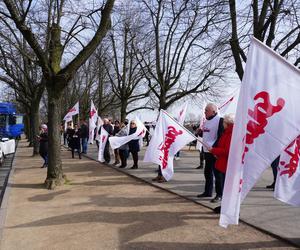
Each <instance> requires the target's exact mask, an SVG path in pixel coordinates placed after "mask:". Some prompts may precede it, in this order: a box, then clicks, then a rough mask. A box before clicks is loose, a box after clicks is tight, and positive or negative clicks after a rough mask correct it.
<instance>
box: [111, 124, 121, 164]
mask: <svg viewBox="0 0 300 250" xmlns="http://www.w3.org/2000/svg"><path fill="white" fill-rule="evenodd" d="M120 130H121V127H120V122H119V121H118V120H116V121H115V126H114V129H113V136H116V135H117V134H118V133H119V131H120ZM114 155H115V162H114V165H118V164H119V163H120V154H119V149H118V148H116V149H114Z"/></svg>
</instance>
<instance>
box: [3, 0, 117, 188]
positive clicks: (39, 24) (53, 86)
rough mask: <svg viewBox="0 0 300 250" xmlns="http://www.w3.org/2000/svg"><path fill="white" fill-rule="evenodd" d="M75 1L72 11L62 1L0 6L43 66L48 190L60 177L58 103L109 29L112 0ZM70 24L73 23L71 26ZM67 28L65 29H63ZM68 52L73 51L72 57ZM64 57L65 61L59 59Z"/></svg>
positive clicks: (59, 180)
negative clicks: (99, 1)
mask: <svg viewBox="0 0 300 250" xmlns="http://www.w3.org/2000/svg"><path fill="white" fill-rule="evenodd" d="M78 2H79V1H76V3H74V4H72V2H68V6H72V8H73V9H71V10H72V12H71V11H69V12H67V10H65V5H66V1H64V0H55V1H54V0H47V1H45V2H44V1H40V2H39V3H40V4H39V3H38V2H36V1H32V0H29V1H10V0H3V3H4V5H3V6H1V7H2V8H1V13H0V14H1V15H2V16H6V18H9V19H10V20H12V21H13V22H14V24H15V27H16V28H17V29H18V30H19V31H20V32H21V34H22V36H23V37H24V38H25V40H26V42H27V43H28V44H29V46H30V47H31V49H32V50H33V52H34V53H35V56H36V57H37V58H38V61H37V63H38V64H39V66H40V67H41V68H42V72H43V78H44V79H45V84H46V89H47V92H48V123H49V152H48V153H49V167H48V171H47V178H46V181H45V183H46V185H47V187H48V188H51V189H52V188H54V187H55V185H58V184H60V183H61V182H62V180H63V171H62V163H61V153H60V119H61V115H60V110H61V106H60V105H61V98H62V94H63V91H64V89H65V88H66V86H67V85H68V83H69V82H70V81H71V79H72V78H73V76H74V74H75V72H76V71H77V70H78V68H79V67H80V66H81V65H82V64H83V63H84V62H85V61H86V60H87V59H88V58H89V57H90V55H91V54H92V53H93V52H94V50H95V49H96V48H97V46H98V45H99V43H100V42H101V41H102V39H103V37H104V36H105V34H106V32H107V30H108V29H109V28H110V14H111V11H112V8H113V5H114V0H107V1H106V3H105V4H103V5H102V6H92V8H91V9H86V8H84V7H82V6H85V5H84V4H83V3H81V5H78ZM33 3H35V4H34V5H33ZM33 6H34V8H39V15H37V14H36V13H35V14H36V15H34V13H33V12H34V8H33ZM44 6H46V8H44ZM89 6H90V5H88V7H89ZM100 14H101V15H100ZM100 16H101V17H100ZM36 19H38V20H36ZM70 23H72V25H71V27H70V26H69V24H70ZM43 24H44V25H43ZM62 26H63V29H62ZM67 28H69V30H68V31H66V30H65V29H67ZM93 28H95V30H96V31H95V32H94V35H93V36H89V37H88V38H86V36H85V37H83V35H84V33H83V31H85V32H87V29H89V31H90V32H92V31H93ZM62 32H63V34H64V35H62ZM86 34H87V33H85V35H86ZM48 36H49V43H47V44H46V46H44V47H43V45H42V44H43V43H42V42H41V40H42V39H45V40H46V41H48V40H47V39H46V38H47V37H48ZM70 44H71V46H72V48H73V50H69V51H68V50H67V49H68V48H69V49H70V48H71V47H68V45H69V46H70ZM68 52H72V53H73V57H72V58H70V54H69V53H68ZM63 58H64V59H65V61H64V62H62V60H63ZM66 61H69V62H68V63H67V62H66ZM62 63H63V65H62Z"/></svg>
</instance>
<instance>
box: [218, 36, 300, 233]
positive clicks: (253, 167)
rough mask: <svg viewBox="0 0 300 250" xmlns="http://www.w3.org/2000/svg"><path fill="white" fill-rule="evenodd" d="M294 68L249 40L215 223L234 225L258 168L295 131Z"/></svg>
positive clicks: (299, 94) (297, 92) (298, 119)
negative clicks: (220, 203)
mask: <svg viewBox="0 0 300 250" xmlns="http://www.w3.org/2000/svg"><path fill="white" fill-rule="evenodd" d="M299 82H300V72H299V70H298V69H297V68H295V67H294V66H292V65H291V64H289V63H287V62H286V61H285V60H284V59H283V58H282V57H280V56H279V55H278V54H276V53H275V52H274V51H273V50H271V49H270V48H268V47H267V46H265V45H264V44H262V43H261V42H259V41H258V40H256V39H253V40H252V43H251V46H250V49H249V54H248V58H247V64H246V68H245V73H244V78H243V82H242V87H241V91H240V96H239V100H238V107H237V112H236V120H235V124H234V129H233V134H232V140H231V147H230V153H229V158H228V165H227V166H228V167H227V173H226V180H225V186H224V191H223V198H222V205H221V217H220V225H221V226H224V227H227V225H229V224H238V218H239V213H240V203H241V201H242V200H243V199H244V198H245V196H246V195H247V193H248V192H249V191H250V189H251V188H252V187H253V186H254V184H255V183H256V181H257V180H258V178H259V177H260V176H261V174H262V173H263V171H264V170H265V169H266V168H267V167H268V166H270V164H271V163H272V161H273V160H274V159H276V158H277V157H278V155H280V153H281V152H282V151H283V150H284V148H286V147H287V145H289V143H290V142H291V141H292V140H294V139H295V138H296V137H297V136H298V135H299V134H300V126H299V124H300V111H298V110H299V108H298V103H299V98H300V88H299Z"/></svg>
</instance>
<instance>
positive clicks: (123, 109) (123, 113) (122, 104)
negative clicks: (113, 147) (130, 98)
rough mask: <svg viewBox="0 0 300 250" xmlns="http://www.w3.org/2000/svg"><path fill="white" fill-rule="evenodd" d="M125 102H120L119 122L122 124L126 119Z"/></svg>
mask: <svg viewBox="0 0 300 250" xmlns="http://www.w3.org/2000/svg"><path fill="white" fill-rule="evenodd" d="M127 105H128V104H127V102H126V101H122V102H121V121H122V122H124V121H125V119H126V109H127Z"/></svg>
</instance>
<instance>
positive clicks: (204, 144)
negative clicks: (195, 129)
mask: <svg viewBox="0 0 300 250" xmlns="http://www.w3.org/2000/svg"><path fill="white" fill-rule="evenodd" d="M161 111H162V112H164V113H165V114H166V115H167V116H168V117H170V118H171V119H172V120H173V121H174V122H176V123H177V124H178V125H179V126H180V127H181V128H183V129H184V130H185V131H186V132H188V133H189V134H190V135H191V136H193V137H194V138H195V139H196V140H197V141H198V142H200V143H201V144H202V145H203V146H204V147H206V148H207V149H209V148H211V147H210V146H208V145H207V144H206V143H205V142H203V141H202V140H200V139H199V138H197V137H196V136H195V135H194V134H193V133H192V132H191V131H189V130H188V129H186V128H185V127H184V126H183V125H181V124H180V123H179V122H178V121H176V120H175V119H174V118H173V117H172V116H170V115H169V114H168V113H167V111H165V110H163V109H161Z"/></svg>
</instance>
